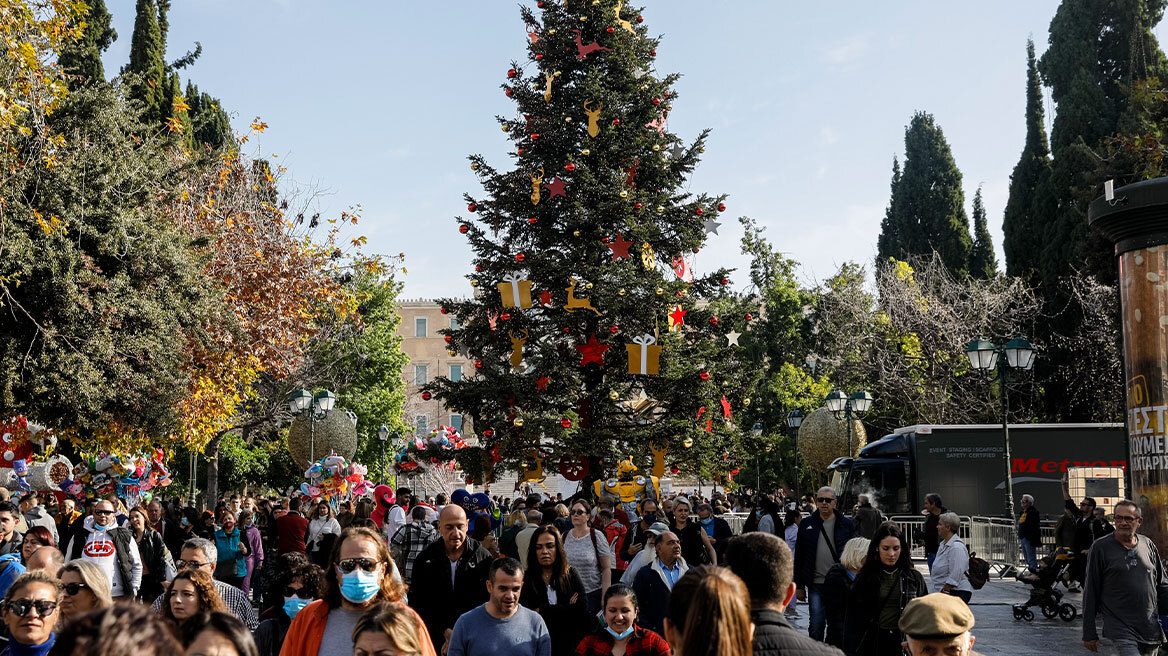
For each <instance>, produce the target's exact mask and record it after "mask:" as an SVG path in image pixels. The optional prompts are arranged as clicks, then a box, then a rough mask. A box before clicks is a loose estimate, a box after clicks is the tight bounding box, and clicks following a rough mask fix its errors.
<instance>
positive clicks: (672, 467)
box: [669, 465, 681, 474]
mask: <svg viewBox="0 0 1168 656" xmlns="http://www.w3.org/2000/svg"><path fill="white" fill-rule="evenodd" d="M680 471H681V470H680V469H678V468H677V465H673V466H671V467H670V468H669V473H670V474H676V473H678V472H680Z"/></svg>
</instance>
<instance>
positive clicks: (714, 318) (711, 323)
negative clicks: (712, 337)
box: [709, 317, 718, 326]
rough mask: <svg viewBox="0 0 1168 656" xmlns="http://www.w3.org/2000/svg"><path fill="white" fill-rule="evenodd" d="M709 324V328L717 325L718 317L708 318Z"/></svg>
mask: <svg viewBox="0 0 1168 656" xmlns="http://www.w3.org/2000/svg"><path fill="white" fill-rule="evenodd" d="M709 322H710V325H711V326H716V325H718V317H710V319H709Z"/></svg>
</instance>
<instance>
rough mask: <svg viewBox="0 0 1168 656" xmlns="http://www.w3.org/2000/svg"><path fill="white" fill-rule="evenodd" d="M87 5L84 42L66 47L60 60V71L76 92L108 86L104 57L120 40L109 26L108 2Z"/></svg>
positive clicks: (62, 50)
mask: <svg viewBox="0 0 1168 656" xmlns="http://www.w3.org/2000/svg"><path fill="white" fill-rule="evenodd" d="M88 5H89V10H88V11H87V12H86V13H85V17H84V22H85V30H84V32H83V33H82V35H81V38H80V39H78V40H77V41H73V42H70V43H68V44H66V45H65V47H64V48H62V49H61V55H60V57H59V58H58V60H57V63H58V64H59V65H60V66H61V70H62V71H64V72H65V74H66V75H69V76H71V78H72V79H71V81H70V82H71V84H70V87H71V88H74V89H76V88H77V87H79V86H81V85H83V84H89V83H92V82H99V81H100V82H105V68H104V67H103V66H102V64H101V53H103V52H105V51H106V50H108V49H109V47H110V45H112V44H113V42H114V41H116V40H117V39H118V33H117V31H116V30H114V28H113V27H112V26H111V25H110V20H111V17H110V13H109V11H107V10H106V7H105V0H89V2H88Z"/></svg>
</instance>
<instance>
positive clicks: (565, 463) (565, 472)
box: [559, 456, 589, 481]
mask: <svg viewBox="0 0 1168 656" xmlns="http://www.w3.org/2000/svg"><path fill="white" fill-rule="evenodd" d="M559 469H560V476H563V477H564V478H565V479H567V480H569V481H582V480H584V477H585V476H587V475H588V472H589V465H588V458H586V457H584V456H563V457H561V458H560V465H559Z"/></svg>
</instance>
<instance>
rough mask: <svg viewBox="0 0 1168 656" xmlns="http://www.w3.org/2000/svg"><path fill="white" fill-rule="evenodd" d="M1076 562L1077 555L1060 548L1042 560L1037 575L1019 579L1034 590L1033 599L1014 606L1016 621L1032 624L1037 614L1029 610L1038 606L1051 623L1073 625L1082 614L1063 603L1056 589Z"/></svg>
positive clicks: (1060, 594)
mask: <svg viewBox="0 0 1168 656" xmlns="http://www.w3.org/2000/svg"><path fill="white" fill-rule="evenodd" d="M1073 559H1074V555H1073V554H1072V553H1071V551H1070V549H1066V548H1060V549H1057V550H1055V552H1054V553H1052V554H1050V555H1049V556H1043V558H1042V562H1041V563H1040V564H1039V565H1038V571H1037V572H1026V573H1025V574H1020V575H1019V576H1018V580H1019V581H1022V582H1023V583H1029V584H1030V586H1031V588H1032V589H1031V590H1030V599H1028V600H1026V603H1022V604H1014V605H1013V606H1011V608H1012V609H1013V611H1014V619H1016V620H1026V621H1027V622H1029V621H1030V620H1033V619H1034V611H1032V610H1030V608H1031V607H1033V606H1038V607H1039V608H1040V609H1041V610H1042V615H1043V616H1044V617H1046V618H1047V619H1049V620H1053V619H1054V618H1056V617H1061V618H1063V620H1064V621H1066V622H1071V621H1073V620H1074V619H1075V617H1076V616H1078V614H1079V611H1078V610H1077V609H1076V608H1075V607H1074V606H1072V605H1071V604H1069V603H1063V601H1062V599H1063V593H1062V592H1059V591H1058V590H1056V589H1055V585H1057V584H1058V581H1059V580H1060V579H1062V578H1063V577H1064V575H1065V574H1066V573H1067V571H1068V569H1069V568H1070V566H1071V561H1072V560H1073Z"/></svg>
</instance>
